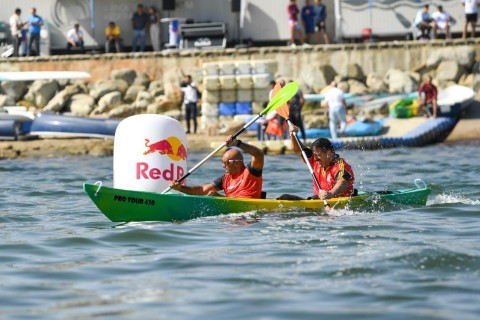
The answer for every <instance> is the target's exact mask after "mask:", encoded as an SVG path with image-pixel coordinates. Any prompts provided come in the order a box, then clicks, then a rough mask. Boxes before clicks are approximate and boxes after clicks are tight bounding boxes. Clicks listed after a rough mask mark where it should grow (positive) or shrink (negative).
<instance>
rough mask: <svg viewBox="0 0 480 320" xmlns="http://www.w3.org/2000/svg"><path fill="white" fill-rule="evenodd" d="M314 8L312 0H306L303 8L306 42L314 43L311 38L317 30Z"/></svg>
mask: <svg viewBox="0 0 480 320" xmlns="http://www.w3.org/2000/svg"><path fill="white" fill-rule="evenodd" d="M313 10H314V8H313V6H312V5H311V3H310V0H305V6H304V7H303V8H302V23H303V27H304V28H305V34H306V36H305V42H307V43H309V44H312V42H311V38H312V34H313V32H314V31H315V23H314V18H315V13H314V11H313Z"/></svg>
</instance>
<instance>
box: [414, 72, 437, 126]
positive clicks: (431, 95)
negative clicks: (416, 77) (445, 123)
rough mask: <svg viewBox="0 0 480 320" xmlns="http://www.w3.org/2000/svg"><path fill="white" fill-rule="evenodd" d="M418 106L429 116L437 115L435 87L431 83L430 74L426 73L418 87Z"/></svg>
mask: <svg viewBox="0 0 480 320" xmlns="http://www.w3.org/2000/svg"><path fill="white" fill-rule="evenodd" d="M418 107H419V108H421V109H423V110H424V111H425V112H426V113H427V115H428V116H429V117H430V116H433V117H434V118H435V117H436V116H437V87H435V85H434V84H433V83H432V76H429V75H426V76H425V77H424V78H423V82H422V83H421V84H420V87H419V88H418ZM431 109H432V111H431Z"/></svg>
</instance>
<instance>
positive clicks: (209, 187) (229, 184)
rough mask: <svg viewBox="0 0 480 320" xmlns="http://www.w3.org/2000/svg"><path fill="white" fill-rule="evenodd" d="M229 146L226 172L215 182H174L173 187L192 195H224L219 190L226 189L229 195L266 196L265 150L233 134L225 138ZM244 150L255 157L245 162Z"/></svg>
mask: <svg viewBox="0 0 480 320" xmlns="http://www.w3.org/2000/svg"><path fill="white" fill-rule="evenodd" d="M225 143H226V146H227V147H229V148H230V147H236V148H231V149H228V150H227V151H226V152H225V153H224V154H223V157H222V166H223V168H225V174H224V175H222V176H220V177H218V178H217V179H215V180H214V181H213V182H211V183H209V184H205V185H201V186H186V185H182V184H180V183H178V182H177V181H173V182H172V183H171V184H170V187H171V188H172V189H174V190H177V191H180V192H183V193H186V194H192V195H208V196H221V195H220V194H219V193H218V192H220V191H221V190H223V191H224V193H225V196H226V197H229V198H257V199H259V198H261V195H262V170H263V162H264V154H263V151H262V150H260V149H259V148H257V147H255V146H252V145H250V144H248V143H245V142H243V141H242V140H238V139H233V137H232V136H229V137H228V138H227V139H226V140H225ZM241 151H244V152H246V153H248V154H250V155H251V156H252V160H251V161H250V162H249V163H248V164H247V165H245V164H244V162H243V154H242V152H241Z"/></svg>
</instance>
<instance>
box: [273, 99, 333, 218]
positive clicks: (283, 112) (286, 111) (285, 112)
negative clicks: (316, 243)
mask: <svg viewBox="0 0 480 320" xmlns="http://www.w3.org/2000/svg"><path fill="white" fill-rule="evenodd" d="M277 112H278V114H279V115H280V116H281V117H282V118H284V119H285V121H287V124H288V125H289V126H291V125H293V124H292V122H291V121H290V119H289V117H290V108H289V106H288V104H284V105H283V106H281V107H279V108H278V109H277ZM293 138H294V139H295V142H296V143H297V145H298V148H299V149H300V150H301V152H302V157H303V160H304V161H305V163H306V164H307V167H308V170H309V171H310V174H311V175H312V178H313V181H314V182H315V185H316V186H317V188H318V191H321V190H322V187H320V182H318V179H317V177H316V176H315V174H314V173H313V168H312V165H311V164H310V162H309V161H308V157H307V154H306V153H305V151H304V150H303V148H302V145H301V144H300V140H299V139H298V136H297V133H296V132H293ZM323 205H324V206H325V208H327V209H330V205H329V204H328V202H327V200H323Z"/></svg>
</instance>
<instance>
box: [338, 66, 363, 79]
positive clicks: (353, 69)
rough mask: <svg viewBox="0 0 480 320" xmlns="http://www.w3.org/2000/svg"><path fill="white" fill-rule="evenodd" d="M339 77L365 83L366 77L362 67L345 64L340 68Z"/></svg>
mask: <svg viewBox="0 0 480 320" xmlns="http://www.w3.org/2000/svg"><path fill="white" fill-rule="evenodd" d="M339 75H340V76H341V77H342V79H344V80H350V79H354V80H358V81H364V79H365V75H364V73H363V70H362V67H360V66H359V65H358V64H356V63H345V64H343V65H342V67H341V68H340V72H339Z"/></svg>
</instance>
